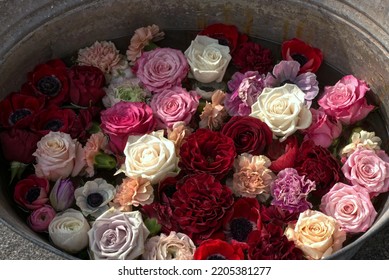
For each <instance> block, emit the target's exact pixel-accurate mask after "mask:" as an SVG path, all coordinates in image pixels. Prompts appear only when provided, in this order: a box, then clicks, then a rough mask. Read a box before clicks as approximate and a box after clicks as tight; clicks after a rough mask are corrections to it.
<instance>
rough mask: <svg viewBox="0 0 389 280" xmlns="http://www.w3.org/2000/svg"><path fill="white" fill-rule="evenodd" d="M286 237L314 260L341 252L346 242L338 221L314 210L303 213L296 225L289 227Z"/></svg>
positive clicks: (307, 256) (344, 233)
mask: <svg viewBox="0 0 389 280" xmlns="http://www.w3.org/2000/svg"><path fill="white" fill-rule="evenodd" d="M285 235H286V237H287V238H288V239H289V240H291V241H294V243H295V244H296V247H297V248H299V249H301V250H302V251H303V252H304V255H305V257H306V258H308V259H314V260H320V259H323V258H326V257H328V256H330V255H331V254H333V253H335V252H336V251H338V250H340V249H341V248H342V245H343V242H344V241H345V240H346V232H345V231H343V230H341V228H340V225H339V222H338V221H337V220H335V219H334V218H332V217H330V216H327V215H325V214H323V213H321V212H319V211H314V210H306V211H304V212H303V213H301V214H300V216H299V219H298V220H297V223H296V224H289V225H288V227H287V228H286V230H285Z"/></svg>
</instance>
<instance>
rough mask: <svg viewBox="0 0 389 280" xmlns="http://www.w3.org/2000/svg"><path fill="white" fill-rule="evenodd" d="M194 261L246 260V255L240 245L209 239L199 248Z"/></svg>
mask: <svg viewBox="0 0 389 280" xmlns="http://www.w3.org/2000/svg"><path fill="white" fill-rule="evenodd" d="M193 259H195V260H244V253H243V250H242V248H241V246H240V245H239V244H236V243H235V244H234V243H233V244H230V243H227V242H225V241H223V240H219V239H208V240H205V241H204V242H202V243H201V244H200V246H199V247H197V249H196V252H195V254H194V257H193Z"/></svg>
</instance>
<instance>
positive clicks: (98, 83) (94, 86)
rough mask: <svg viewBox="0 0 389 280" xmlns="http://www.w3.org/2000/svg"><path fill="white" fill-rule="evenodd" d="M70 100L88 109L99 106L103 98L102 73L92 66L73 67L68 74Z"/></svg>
mask: <svg viewBox="0 0 389 280" xmlns="http://www.w3.org/2000/svg"><path fill="white" fill-rule="evenodd" d="M69 78H70V100H71V102H72V103H74V104H76V105H79V106H84V107H90V106H93V105H96V104H99V103H100V102H101V100H102V98H103V97H104V96H105V91H104V89H103V87H104V84H105V77H104V73H103V72H102V71H101V70H100V69H99V68H97V67H94V66H79V65H77V66H73V67H72V68H71V69H70V72H69Z"/></svg>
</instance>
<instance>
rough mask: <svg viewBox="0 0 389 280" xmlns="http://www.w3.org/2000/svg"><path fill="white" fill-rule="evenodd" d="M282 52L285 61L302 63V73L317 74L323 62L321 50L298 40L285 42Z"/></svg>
mask: <svg viewBox="0 0 389 280" xmlns="http://www.w3.org/2000/svg"><path fill="white" fill-rule="evenodd" d="M281 52H282V58H283V59H284V60H295V61H297V62H298V63H300V67H301V68H300V73H306V72H312V73H316V71H317V70H318V69H319V67H320V65H321V63H322V61H323V54H322V52H321V50H320V49H318V48H314V47H312V46H310V45H308V44H307V43H305V42H304V41H302V40H300V39H297V38H293V39H291V40H288V41H284V42H283V43H282V47H281Z"/></svg>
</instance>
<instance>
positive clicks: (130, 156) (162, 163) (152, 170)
mask: <svg viewBox="0 0 389 280" xmlns="http://www.w3.org/2000/svg"><path fill="white" fill-rule="evenodd" d="M124 155H125V156H126V159H125V162H124V164H123V165H122V167H121V169H120V170H119V171H118V172H123V173H124V174H125V175H126V176H127V177H142V178H145V179H147V180H150V181H151V183H152V184H156V183H158V182H160V181H161V180H162V179H164V178H165V177H169V176H172V177H173V176H176V175H177V173H178V167H177V165H178V158H177V156H176V152H175V147H174V143H173V142H172V141H170V140H168V139H166V138H165V137H164V136H163V131H154V132H152V133H151V134H145V135H142V136H129V137H128V140H127V144H126V147H125V149H124Z"/></svg>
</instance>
